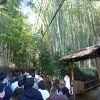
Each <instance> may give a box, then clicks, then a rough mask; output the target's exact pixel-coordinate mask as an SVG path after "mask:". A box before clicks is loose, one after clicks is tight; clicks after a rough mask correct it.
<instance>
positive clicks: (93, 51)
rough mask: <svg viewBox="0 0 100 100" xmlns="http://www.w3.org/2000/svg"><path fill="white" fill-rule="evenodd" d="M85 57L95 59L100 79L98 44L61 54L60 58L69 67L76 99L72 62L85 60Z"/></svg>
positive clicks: (99, 45)
mask: <svg viewBox="0 0 100 100" xmlns="http://www.w3.org/2000/svg"><path fill="white" fill-rule="evenodd" d="M87 59H95V62H96V67H97V73H98V77H99V81H100V44H98V45H94V46H90V47H86V48H84V49H81V50H79V51H76V52H74V53H71V54H68V55H65V56H63V57H62V58H61V59H60V60H61V61H62V62H64V63H68V65H69V67H70V68H71V79H72V82H73V97H74V100H76V93H75V80H74V62H77V61H82V60H87Z"/></svg>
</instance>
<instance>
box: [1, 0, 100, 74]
mask: <svg viewBox="0 0 100 100" xmlns="http://www.w3.org/2000/svg"><path fill="white" fill-rule="evenodd" d="M4 1H5V0H2V2H0V42H1V47H3V53H2V54H3V56H4V59H6V61H7V62H13V63H15V64H16V66H17V67H26V66H27V67H37V68H41V69H42V70H44V71H45V72H47V73H49V74H54V73H55V74H57V75H58V74H61V71H63V70H64V68H63V67H61V66H63V65H62V64H61V63H60V61H59V58H60V57H61V56H62V55H64V54H67V53H69V52H73V51H76V50H79V49H81V48H84V47H86V46H90V45H93V44H96V43H99V40H100V17H99V16H100V6H99V4H100V1H98V0H26V5H27V6H29V7H30V8H31V10H32V13H34V14H35V15H36V18H35V24H30V23H29V22H27V18H28V17H29V16H28V15H24V14H23V12H21V11H20V10H18V9H19V8H20V7H21V4H22V2H24V0H21V1H18V0H17V1H16V0H15V1H16V2H14V1H13V0H6V1H5V2H4ZM11 5H13V6H11ZM4 16H5V17H4ZM33 19H34V18H33ZM5 47H6V49H5Z"/></svg>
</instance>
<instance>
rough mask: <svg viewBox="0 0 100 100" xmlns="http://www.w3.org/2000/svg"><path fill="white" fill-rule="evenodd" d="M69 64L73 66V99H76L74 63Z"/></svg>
mask: <svg viewBox="0 0 100 100" xmlns="http://www.w3.org/2000/svg"><path fill="white" fill-rule="evenodd" d="M69 66H70V68H71V81H72V87H73V88H72V93H73V100H76V93H75V78H74V63H73V62H70V63H69Z"/></svg>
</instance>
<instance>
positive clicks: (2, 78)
mask: <svg viewBox="0 0 100 100" xmlns="http://www.w3.org/2000/svg"><path fill="white" fill-rule="evenodd" d="M6 77H7V74H6V73H4V72H1V73H0V83H1V84H2V85H3V84H4V87H3V93H4V97H2V98H3V100H10V99H11V98H12V95H13V93H12V90H11V88H10V86H8V85H7V83H5V82H6V81H5V78H6ZM2 85H1V86H0V87H1V88H2Z"/></svg>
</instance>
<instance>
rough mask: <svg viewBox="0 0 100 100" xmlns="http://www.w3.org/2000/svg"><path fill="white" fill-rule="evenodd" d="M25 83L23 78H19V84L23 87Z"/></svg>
mask: <svg viewBox="0 0 100 100" xmlns="http://www.w3.org/2000/svg"><path fill="white" fill-rule="evenodd" d="M23 84H24V82H23V79H20V80H18V86H19V87H21V86H22V85H23Z"/></svg>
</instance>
